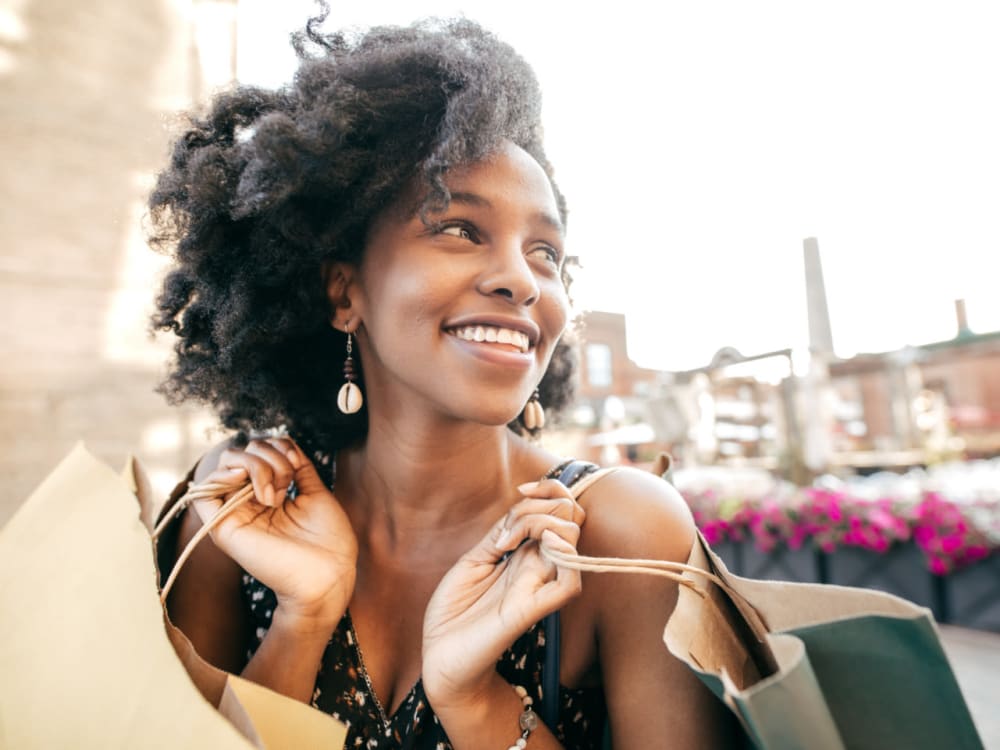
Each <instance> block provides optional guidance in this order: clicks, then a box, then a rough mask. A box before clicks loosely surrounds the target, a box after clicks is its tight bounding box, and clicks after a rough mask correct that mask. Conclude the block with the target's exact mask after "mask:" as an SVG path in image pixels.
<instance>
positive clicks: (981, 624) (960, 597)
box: [939, 552, 1000, 633]
mask: <svg viewBox="0 0 1000 750" xmlns="http://www.w3.org/2000/svg"><path fill="white" fill-rule="evenodd" d="M939 581H940V584H939V585H940V587H941V600H942V609H943V610H944V611H943V612H942V614H941V617H940V619H941V621H942V622H948V623H951V624H954V625H962V626H964V627H967V628H978V629H980V630H992V631H994V632H997V633H1000V553H996V552H994V553H993V554H992V555H991V556H990V557H988V558H986V559H985V560H980V561H979V562H976V563H973V564H972V565H970V566H968V567H966V568H960V569H959V570H956V571H955V572H954V573H951V574H950V575H947V576H942V577H940V579H939Z"/></svg>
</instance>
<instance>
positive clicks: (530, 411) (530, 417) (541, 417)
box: [521, 388, 545, 430]
mask: <svg viewBox="0 0 1000 750" xmlns="http://www.w3.org/2000/svg"><path fill="white" fill-rule="evenodd" d="M521 421H522V422H524V426H525V427H526V428H528V429H529V430H540V429H542V428H543V427H544V426H545V409H543V408H542V402H541V401H540V400H539V396H538V389H537V388H536V389H535V392H534V393H533V394H532V395H531V398H530V399H528V403H527V404H525V406H524V411H523V412H522V413H521Z"/></svg>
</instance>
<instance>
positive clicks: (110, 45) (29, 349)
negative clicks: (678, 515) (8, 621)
mask: <svg viewBox="0 0 1000 750" xmlns="http://www.w3.org/2000/svg"><path fill="white" fill-rule="evenodd" d="M6 6H7V10H5V11H4V14H3V15H4V18H3V19H0V20H2V23H0V161H2V163H3V164H4V169H3V170H2V171H0V197H2V200H0V239H2V246H0V318H2V325H0V363H2V365H0V428H2V429H0V471H2V475H3V477H4V481H3V483H2V490H0V522H2V521H4V520H5V519H6V518H7V517H9V516H10V514H11V513H13V511H14V509H15V508H16V507H17V505H18V504H19V503H20V502H21V501H22V500H23V499H24V498H25V497H26V496H27V494H28V493H29V492H30V491H31V489H32V488H33V487H34V486H36V485H37V484H38V482H39V481H40V480H41V479H42V478H43V477H44V476H45V474H46V473H48V471H49V470H50V469H51V468H52V467H53V466H54V465H55V463H56V462H57V461H58V460H59V459H60V458H61V457H62V456H63V455H65V453H66V452H67V451H68V450H69V449H70V448H71V447H72V445H73V444H74V443H75V442H77V441H79V440H84V441H85V442H86V443H87V445H88V447H90V448H91V450H92V451H93V452H95V453H96V454H97V455H98V456H100V457H101V458H102V459H104V460H106V461H108V462H109V463H111V464H112V465H113V466H116V467H117V466H120V465H121V464H122V463H123V462H124V460H125V457H126V456H127V455H128V454H129V453H135V454H137V455H138V456H139V457H140V458H141V459H142V460H143V462H144V463H145V464H147V466H148V468H149V469H150V470H151V471H152V473H153V475H154V480H155V482H156V484H157V485H158V487H159V488H161V489H162V488H163V487H165V486H166V485H167V484H169V483H170V481H171V480H172V478H173V477H175V476H178V475H179V474H181V473H182V472H183V470H184V469H185V468H186V465H188V464H190V462H192V461H193V460H194V459H195V458H196V457H197V455H198V454H200V452H201V451H202V450H203V449H204V447H205V446H206V445H207V444H208V443H209V442H214V441H216V440H218V438H219V436H218V434H216V435H211V434H208V432H209V429H208V428H209V426H210V425H211V424H212V420H211V418H210V417H208V416H207V415H205V414H203V413H200V412H198V411H196V410H194V409H191V408H186V409H183V410H181V409H176V408H171V407H168V406H167V405H166V403H165V402H164V400H163V398H162V397H161V396H159V395H158V394H156V393H154V388H155V385H156V383H157V382H158V380H159V379H160V378H161V376H162V372H163V370H164V362H165V360H166V357H167V352H168V348H169V344H168V342H166V341H161V342H153V341H151V340H150V339H149V337H148V335H147V333H146V328H147V324H146V320H147V318H148V314H149V304H150V301H151V299H152V297H153V296H154V295H155V291H156V287H157V280H158V278H159V275H160V273H161V272H162V267H163V263H164V261H163V259H162V258H159V257H158V256H156V255H155V254H154V253H153V252H152V251H150V250H149V249H148V248H146V246H145V243H144V241H143V230H142V228H141V221H142V218H143V213H144V202H145V197H146V194H147V193H148V191H149V188H150V186H151V184H152V175H153V174H154V173H155V171H156V169H158V168H159V166H160V165H161V164H162V163H163V162H164V160H165V157H166V154H167V142H168V137H169V132H170V130H171V129H172V128H173V123H174V122H176V117H175V116H173V115H172V114H171V113H173V112H176V111H178V110H180V109H183V108H186V107H188V106H189V104H190V102H191V101H192V98H193V97H192V91H193V87H194V86H195V85H196V83H197V81H196V77H195V75H193V70H194V66H193V65H192V64H191V63H192V60H193V59H194V57H193V53H192V46H191V41H190V40H191V36H192V35H191V29H190V20H189V19H190V3H189V2H188V3H184V2H178V0H140V2H133V1H132V0H88V1H87V2H85V3H79V2H72V1H71V0H8V2H7V3H6Z"/></svg>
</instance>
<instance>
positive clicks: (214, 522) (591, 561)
mask: <svg viewBox="0 0 1000 750" xmlns="http://www.w3.org/2000/svg"><path fill="white" fill-rule="evenodd" d="M614 470H615V469H614V467H611V468H606V469H599V470H598V471H594V472H591V473H589V474H587V475H586V476H584V477H582V478H581V479H579V480H578V481H577V482H575V483H574V484H573V486H572V492H573V497H574V498H578V497H579V496H580V495H581V494H583V493H584V492H585V491H586V490H587V488H588V487H590V486H591V485H593V484H594V483H595V482H597V481H599V480H600V479H603V478H604V477H605V476H607V475H608V474H610V473H611V472H613V471H614ZM226 493H233V494H232V495H231V496H230V497H229V498H228V499H227V500H226V502H225V503H223V505H222V507H221V508H219V510H218V511H217V512H216V514H215V515H214V516H212V518H211V519H209V521H208V522H207V523H205V524H204V525H202V527H201V528H200V529H198V531H197V532H196V533H195V535H194V536H193V537H192V538H191V540H190V541H189V542H188V543H187V546H186V547H185V548H184V550H183V552H181V554H180V555H179V556H178V558H177V561H176V562H175V563H174V566H173V569H172V570H171V571H170V575H169V576H168V577H167V580H166V582H165V583H164V584H163V587H162V588H161V589H160V601H161V602H164V603H166V600H167V596H168V595H169V594H170V590H171V589H172V588H173V585H174V583H175V582H176V580H177V576H178V574H179V573H180V571H181V568H182V567H183V566H184V563H185V562H187V560H188V558H189V557H190V556H191V554H192V553H193V552H194V549H195V547H197V546H198V544H199V543H200V542H201V541H202V539H204V538H205V537H206V536H208V535H209V534H210V533H211V532H212V531H213V530H214V529H215V528H216V527H217V526H218V525H219V524H220V523H221V522H222V521H223V520H224V519H225V518H226V516H228V515H229V514H230V513H232V512H233V511H235V510H236V509H237V508H239V507H240V506H241V505H244V504H245V503H247V502H248V501H249V500H250V499H251V498H252V497H253V496H254V494H253V485H252V484H250V483H249V482H246V480H244V479H242V478H237V479H236V480H235V482H233V483H226V482H219V481H215V482H200V483H192V484H191V485H190V487H189V488H188V491H187V492H186V493H185V494H184V495H183V496H182V497H181V498H180V500H178V501H177V503H175V504H174V506H173V507H172V508H171V509H170V511H169V512H168V513H166V514H165V515H164V517H163V518H162V519H161V521H160V522H159V523H158V524H157V525H156V528H155V529H154V530H153V533H152V538H153V541H154V543H155V542H156V540H157V539H158V538H159V537H160V535H161V534H162V533H163V531H164V529H166V527H167V526H169V525H170V523H171V522H172V521H173V520H174V519H175V518H176V517H177V516H178V515H180V513H181V512H183V511H184V510H186V509H187V508H188V506H190V504H191V503H192V502H194V501H195V500H208V499H212V498H217V497H218V496H219V495H220V494H226ZM539 547H540V549H541V552H542V554H543V555H544V556H545V557H546V558H548V559H549V560H550V561H551V562H553V563H554V564H556V565H561V566H562V567H565V568H570V569H572V570H580V571H587V572H591V573H642V574H647V575H655V576H660V577H662V578H667V579H669V580H671V581H674V582H675V583H677V584H679V585H681V586H686V587H687V588H690V589H691V590H692V591H693V592H695V593H696V594H698V595H699V596H700V597H702V598H705V597H706V596H707V594H706V593H705V592H704V591H703V590H702V589H701V588H699V587H698V585H697V583H696V582H695V581H694V580H692V578H689V577H685V575H684V574H685V573H687V574H690V575H691V576H694V577H700V578H702V579H705V580H708V581H711V582H712V583H714V584H715V585H717V586H718V587H719V588H720V589H721V590H722V591H723V592H725V593H726V594H727V595H728V596H729V597H730V598H732V599H734V600H739V601H740V602H742V603H743V604H744V605H745V607H746V608H748V609H749V611H750V612H753V614H754V615H756V610H754V609H753V607H752V606H751V605H750V603H749V602H747V601H746V599H745V598H744V597H743V596H742V595H741V594H739V592H737V591H735V590H734V589H733V588H732V587H731V586H730V585H729V584H728V583H726V581H724V580H723V579H722V578H720V577H719V576H717V575H716V574H714V573H712V572H710V571H707V570H702V569H701V568H698V567H695V566H693V565H687V564H686V563H679V562H671V561H668V560H643V559H631V558H619V557H587V556H585V555H571V554H567V553H565V552H560V551H558V550H554V549H552V548H551V547H549V546H547V545H545V544H540V545H539ZM741 609H744V608H743V607H741ZM758 618H759V616H758ZM758 618H755V619H758Z"/></svg>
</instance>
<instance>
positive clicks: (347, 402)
mask: <svg viewBox="0 0 1000 750" xmlns="http://www.w3.org/2000/svg"><path fill="white" fill-rule="evenodd" d="M351 351H352V347H351V334H347V357H346V358H345V359H344V380H345V381H346V382H345V383H344V384H343V385H342V386H340V392H339V393H338V394H337V408H338V409H340V410H341V411H342V412H343V413H344V414H354V413H356V412H357V411H359V410H360V409H361V405H362V404H363V403H364V402H365V399H364V396H362V395H361V389H360V388H359V387H358V386H357V384H356V383H355V382H354V358H353V357H351Z"/></svg>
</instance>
